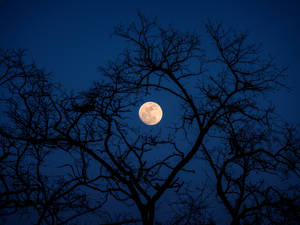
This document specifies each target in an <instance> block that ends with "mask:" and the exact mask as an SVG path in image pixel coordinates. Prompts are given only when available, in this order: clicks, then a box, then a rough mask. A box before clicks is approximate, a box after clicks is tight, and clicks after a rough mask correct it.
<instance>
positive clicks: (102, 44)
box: [0, 0, 300, 128]
mask: <svg viewBox="0 0 300 225" xmlns="http://www.w3.org/2000/svg"><path fill="white" fill-rule="evenodd" d="M299 9H300V1H297V0H290V1H279V0H269V1H264V0H252V1H238V0H237V1H229V0H228V1H221V0H220V1H214V0H203V1H202V0H201V1H200V0H185V1H179V0H172V1H162V0H159V1H157V0H152V1H142V0H139V1H130V0H126V1H125V0H124V1H122V0H117V1H116V0H111V1H30V0H28V1H25V0H23V1H21V0H20V1H15V0H0V28H1V33H0V48H2V49H7V48H25V49H27V50H28V56H29V59H33V60H34V61H35V62H36V63H37V65H38V66H39V67H42V68H45V70H46V71H48V72H51V73H52V74H53V80H54V81H55V82H59V83H61V85H62V87H64V88H65V89H67V90H74V91H81V90H86V89H87V88H89V87H90V86H91V85H92V84H93V81H97V80H100V79H101V73H99V72H98V69H97V68H98V66H100V65H105V64H106V63H107V61H108V60H113V59H115V58H116V57H117V55H118V54H119V53H120V52H121V51H122V49H123V48H124V42H123V41H122V40H120V39H119V38H118V37H115V36H112V33H113V27H114V26H116V25H119V24H124V25H128V24H129V23H131V22H133V21H134V20H136V18H137V11H140V12H141V13H143V14H145V16H147V17H150V18H153V17H157V19H158V22H159V23H161V24H163V25H168V24H170V25H172V26H174V27H175V28H178V29H180V30H183V31H195V32H199V33H200V34H201V33H202V34H205V32H203V31H204V23H205V21H207V20H208V19H210V20H212V21H218V22H222V23H223V24H224V25H225V27H233V28H235V29H237V30H238V31H245V32H248V33H249V34H250V38H249V39H250V40H251V41H255V42H260V43H262V45H263V47H262V48H263V49H264V50H265V51H266V52H267V53H270V54H271V55H273V56H275V58H276V63H277V64H278V65H282V66H288V71H287V73H288V78H287V80H286V84H287V85H288V86H289V87H290V88H291V90H290V91H289V92H288V91H286V90H282V91H279V92H278V93H274V95H273V96H271V99H272V100H273V103H274V105H275V106H276V107H277V110H278V111H277V112H278V113H279V114H280V115H281V116H282V117H283V118H284V119H285V120H287V121H289V122H291V123H299V122H300V119H299V118H300V117H299V115H300V104H299V102H300V101H299V97H300V88H299V87H300V65H299V62H300V43H299V40H300V29H299V27H300V13H299ZM204 38H205V37H204ZM148 100H151V101H157V102H159V103H160V104H161V106H162V108H163V110H164V118H163V120H162V122H161V123H160V124H159V125H158V127H159V128H162V127H163V126H164V125H165V124H171V123H172V120H174V118H175V117H174V115H172V112H173V111H174V109H176V108H177V106H175V105H172V104H167V103H168V102H170V99H168V96H155V95H154V96H149V97H146V98H145V101H148ZM137 111H138V109H137ZM137 111H136V112H133V113H136V117H135V118H134V121H133V122H136V121H138V116H137Z"/></svg>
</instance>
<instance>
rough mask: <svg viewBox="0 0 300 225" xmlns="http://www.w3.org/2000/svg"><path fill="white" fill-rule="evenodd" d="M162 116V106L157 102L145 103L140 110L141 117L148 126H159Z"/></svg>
mask: <svg viewBox="0 0 300 225" xmlns="http://www.w3.org/2000/svg"><path fill="white" fill-rule="evenodd" d="M162 115H163V112H162V110H161V108H160V106H159V105H158V104H157V103H155V102H145V103H144V104H143V105H142V106H141V107H140V110H139V117H140V119H141V120H142V121H143V123H145V124H146V125H155V124H158V123H159V122H160V120H161V118H162Z"/></svg>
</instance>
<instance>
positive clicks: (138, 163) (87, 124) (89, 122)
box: [0, 14, 300, 225]
mask: <svg viewBox="0 0 300 225" xmlns="http://www.w3.org/2000/svg"><path fill="white" fill-rule="evenodd" d="M114 31H115V33H114V34H115V35H117V36H119V37H121V38H122V39H123V40H125V41H126V42H125V43H126V48H125V49H124V51H122V52H121V54H120V55H119V56H118V58H117V59H116V60H115V61H110V62H109V63H108V64H107V65H104V66H100V67H99V71H100V73H101V76H100V78H99V80H97V81H95V83H94V84H93V86H92V87H91V88H90V89H88V90H86V91H82V92H77V93H74V92H68V91H65V90H64V89H63V88H61V86H60V85H58V84H56V83H55V82H53V81H52V80H51V76H50V75H49V74H47V73H46V72H45V71H44V70H42V69H40V68H38V67H37V66H36V65H35V64H34V63H28V62H27V59H26V57H25V51H24V50H12V49H9V50H1V51H0V88H1V96H0V109H1V117H0V145H1V151H0V191H1V194H0V196H1V197H0V215H1V221H2V222H3V223H6V222H7V221H9V220H10V218H12V217H15V218H21V216H22V215H23V216H24V215H27V216H28V217H29V220H28V221H29V223H32V224H80V223H84V224H86V223H91V224H144V225H150V224H151V225H152V224H178V225H179V224H186V225H188V224H215V223H217V218H218V217H220V218H223V220H224V221H225V223H226V224H232V225H234V224H245V225H246V224H289V225H290V224H298V221H300V218H299V215H300V213H299V199H300V198H299V190H300V189H299V175H300V171H299V168H300V167H299V162H300V154H299V144H300V140H299V134H298V133H297V132H298V131H297V127H296V126H292V125H289V124H288V123H286V122H284V121H283V120H282V119H280V117H279V116H277V114H276V113H275V112H276V111H275V109H274V108H273V107H272V105H270V104H268V103H267V101H265V99H266V98H267V96H268V95H270V94H271V93H273V92H274V91H276V90H278V89H279V88H281V87H284V86H285V85H284V82H283V78H284V77H285V73H286V68H284V67H279V66H277V65H276V64H275V62H274V59H273V58H272V57H269V56H267V55H266V54H264V52H263V51H262V49H261V46H260V45H257V44H255V43H251V42H250V41H248V39H247V37H248V36H247V34H244V33H239V32H236V31H234V30H233V29H227V28H225V27H224V26H223V25H222V24H219V23H213V22H208V23H207V24H206V26H205V30H204V32H206V34H208V38H207V39H208V40H207V39H201V38H200V37H201V36H200V35H199V34H197V33H190V32H182V31H179V30H176V29H175V28H173V27H171V26H168V27H163V26H161V25H159V24H158V23H157V21H156V20H150V19H148V18H146V17H145V16H143V15H142V14H138V19H137V21H136V22H134V23H132V24H130V25H128V26H117V27H115V29H114ZM204 41H207V42H208V43H205V42H204ZM205 49H207V50H205ZM154 92H155V93H159V94H161V95H167V96H169V97H170V101H172V103H170V104H173V105H176V108H178V111H176V112H174V114H176V116H178V119H176V121H173V123H172V124H168V126H165V127H162V126H161V127H160V129H159V128H157V127H156V128H153V129H143V128H142V127H141V126H139V125H138V124H136V123H135V122H132V121H133V119H132V117H131V115H132V112H134V113H136V112H137V110H138V108H137V107H138V106H139V105H141V104H142V103H143V102H144V101H145V99H146V98H148V97H149V96H151V94H153V93H154ZM166 107H167V106H166ZM135 115H136V114H135ZM183 140H184V141H183ZM220 212H222V214H223V215H224V216H223V217H222V216H220V214H219V213H220ZM166 215H167V216H166ZM22 218H25V217H22Z"/></svg>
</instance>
